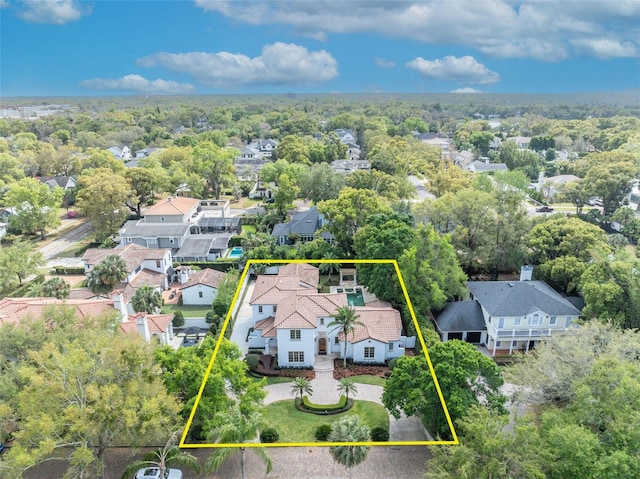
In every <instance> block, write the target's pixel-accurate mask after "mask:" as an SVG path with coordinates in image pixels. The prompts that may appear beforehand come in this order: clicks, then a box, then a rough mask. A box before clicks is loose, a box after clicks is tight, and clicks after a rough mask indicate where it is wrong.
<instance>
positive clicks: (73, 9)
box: [18, 0, 90, 25]
mask: <svg viewBox="0 0 640 479" xmlns="http://www.w3.org/2000/svg"><path fill="white" fill-rule="evenodd" d="M22 5H23V8H22V10H20V11H19V12H18V16H20V17H21V18H22V19H23V20H26V21H27V22H32V23H54V24H56V25H64V24H65V23H67V22H73V21H75V20H78V19H79V18H80V17H81V16H82V15H88V14H89V13H90V9H89V8H88V7H87V6H86V5H84V6H83V5H81V3H80V2H78V1H76V0H22Z"/></svg>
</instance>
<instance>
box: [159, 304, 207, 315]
mask: <svg viewBox="0 0 640 479" xmlns="http://www.w3.org/2000/svg"><path fill="white" fill-rule="evenodd" d="M210 310H211V308H205V307H204V306H178V305H177V304H167V305H164V306H163V307H162V313H163V314H168V313H175V312H176V311H182V314H183V316H184V317H185V318H204V317H205V316H206V315H207V313H208V312H209V311H210Z"/></svg>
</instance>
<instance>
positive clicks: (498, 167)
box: [464, 160, 509, 173]
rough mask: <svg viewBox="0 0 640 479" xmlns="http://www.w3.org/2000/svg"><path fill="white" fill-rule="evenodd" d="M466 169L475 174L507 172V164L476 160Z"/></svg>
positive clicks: (465, 167)
mask: <svg viewBox="0 0 640 479" xmlns="http://www.w3.org/2000/svg"><path fill="white" fill-rule="evenodd" d="M464 169H465V170H467V171H471V172H473V173H485V172H490V171H507V170H508V169H509V168H507V164H506V163H489V162H488V161H479V160H476V161H474V162H472V163H470V164H468V165H466V166H464Z"/></svg>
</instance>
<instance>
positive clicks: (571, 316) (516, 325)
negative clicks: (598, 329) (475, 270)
mask: <svg viewBox="0 0 640 479" xmlns="http://www.w3.org/2000/svg"><path fill="white" fill-rule="evenodd" d="M467 288H468V289H469V294H470V299H471V300H472V301H476V302H477V303H478V304H479V305H480V308H481V310H482V315H483V317H484V323H485V326H486V330H487V331H486V341H485V342H484V343H483V344H485V345H486V346H487V348H488V349H489V351H490V352H491V354H492V355H495V354H496V353H503V354H511V353H513V351H516V350H524V351H528V350H529V349H530V348H532V347H535V345H536V344H537V342H538V341H541V340H543V339H544V338H548V337H550V336H552V335H554V334H558V333H563V332H565V331H566V330H567V329H568V328H569V327H570V326H571V324H572V323H573V322H575V321H576V320H577V319H578V318H579V317H580V314H581V312H580V310H579V309H578V308H576V307H575V306H574V305H573V304H572V303H571V302H570V301H568V300H567V298H565V297H563V296H562V295H560V294H559V293H558V292H556V291H555V290H554V289H553V288H552V287H551V286H549V285H548V284H547V283H545V282H544V281H470V282H468V283H467ZM443 327H445V325H443ZM447 327H448V325H447Z"/></svg>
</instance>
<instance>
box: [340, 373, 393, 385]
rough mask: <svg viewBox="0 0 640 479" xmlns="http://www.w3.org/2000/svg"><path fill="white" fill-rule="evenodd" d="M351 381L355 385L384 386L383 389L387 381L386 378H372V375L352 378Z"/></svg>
mask: <svg viewBox="0 0 640 479" xmlns="http://www.w3.org/2000/svg"><path fill="white" fill-rule="evenodd" d="M349 379H351V380H352V381H353V382H355V383H360V384H371V385H373V386H383V387H384V385H385V382H386V381H387V380H386V379H385V378H381V377H378V376H371V375H370V374H362V375H360V376H351V377H350V378H349Z"/></svg>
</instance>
